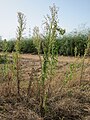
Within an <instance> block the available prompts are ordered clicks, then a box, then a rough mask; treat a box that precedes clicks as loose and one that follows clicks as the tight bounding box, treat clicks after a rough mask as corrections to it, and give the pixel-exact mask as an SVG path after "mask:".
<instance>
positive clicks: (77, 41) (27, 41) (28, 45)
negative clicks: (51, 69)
mask: <svg viewBox="0 0 90 120" xmlns="http://www.w3.org/2000/svg"><path fill="white" fill-rule="evenodd" d="M87 40H88V33H86V34H85V33H81V32H77V33H76V34H74V33H71V34H68V35H64V36H63V37H62V38H57V45H58V53H59V54H60V55H65V56H68V55H69V56H74V55H75V52H76V55H80V56H81V55H84V52H85V49H86V47H87ZM42 42H43V44H44V40H42ZM42 42H41V53H43V45H42ZM2 49H3V41H1V40H0V51H2ZM12 51H15V40H9V41H7V52H12ZM20 53H32V54H37V49H36V48H35V45H34V44H33V39H32V38H24V39H23V40H22V41H21V42H20Z"/></svg>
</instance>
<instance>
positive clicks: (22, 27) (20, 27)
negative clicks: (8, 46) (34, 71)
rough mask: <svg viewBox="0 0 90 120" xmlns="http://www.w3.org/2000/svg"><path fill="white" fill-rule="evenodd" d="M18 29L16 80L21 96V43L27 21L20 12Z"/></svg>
mask: <svg viewBox="0 0 90 120" xmlns="http://www.w3.org/2000/svg"><path fill="white" fill-rule="evenodd" d="M17 17H18V27H17V33H16V35H17V38H16V45H15V50H16V53H15V64H16V80H17V92H18V95H20V42H21V41H22V38H23V32H24V30H25V25H26V23H25V22H26V19H25V16H24V14H23V13H21V12H18V15H17Z"/></svg>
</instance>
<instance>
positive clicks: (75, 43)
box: [58, 34, 88, 56]
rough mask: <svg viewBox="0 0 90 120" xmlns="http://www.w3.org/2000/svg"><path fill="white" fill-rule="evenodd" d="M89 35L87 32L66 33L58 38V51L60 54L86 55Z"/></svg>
mask: <svg viewBox="0 0 90 120" xmlns="http://www.w3.org/2000/svg"><path fill="white" fill-rule="evenodd" d="M87 40H88V37H87V35H85V34H77V35H72V34H71V35H66V36H64V37H63V38H61V39H58V46H59V49H58V52H59V54H60V55H67V56H68V55H70V56H74V55H75V52H76V54H77V55H80V56H81V55H84V51H85V49H86V46H87Z"/></svg>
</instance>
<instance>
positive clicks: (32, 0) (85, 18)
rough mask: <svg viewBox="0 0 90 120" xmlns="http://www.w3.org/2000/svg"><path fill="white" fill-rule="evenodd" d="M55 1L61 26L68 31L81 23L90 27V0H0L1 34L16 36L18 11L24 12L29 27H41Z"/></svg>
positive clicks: (7, 37) (4, 36)
mask: <svg viewBox="0 0 90 120" xmlns="http://www.w3.org/2000/svg"><path fill="white" fill-rule="evenodd" d="M53 3H55V4H56V6H57V7H59V14H58V16H59V20H60V26H61V27H62V28H65V29H66V31H67V32H70V31H72V30H73V29H74V28H78V26H80V25H81V24H85V25H86V26H88V27H90V0H0V36H2V37H3V38H6V39H10V38H14V37H15V36H16V27H17V12H23V13H24V14H25V16H26V18H27V30H26V35H28V34H29V33H28V31H29V27H30V28H31V30H32V29H33V27H34V26H36V25H37V26H39V27H41V25H42V21H43V20H44V15H46V14H47V13H49V6H52V5H53Z"/></svg>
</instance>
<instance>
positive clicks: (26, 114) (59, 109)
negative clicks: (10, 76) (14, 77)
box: [0, 54, 90, 120]
mask: <svg viewBox="0 0 90 120" xmlns="http://www.w3.org/2000/svg"><path fill="white" fill-rule="evenodd" d="M21 57H22V60H21V61H22V75H21V77H22V80H21V94H22V99H19V98H18V96H17V94H16V87H15V86H16V85H15V81H14V83H13V84H12V85H11V90H12V91H11V93H10V92H9V93H10V95H8V94H7V91H8V90H9V89H8V86H7V85H5V84H6V83H1V84H0V95H1V97H0V117H1V118H0V120H39V119H40V120H41V118H40V117H39V116H40V110H39V102H38V101H37V100H36V99H35V95H36V93H37V88H38V86H37V80H38V79H37V76H39V74H40V69H39V70H37V69H38V68H40V62H39V57H38V56H37V55H31V54H30V55H29V54H28V55H27V54H25V55H21ZM58 60H59V62H58V66H57V71H56V74H55V76H54V77H53V80H52V81H51V89H52V93H51V95H50V96H48V101H47V105H46V114H45V117H44V118H43V119H44V120H89V118H90V62H89V61H90V59H89V58H87V59H85V66H84V72H83V79H82V81H81V85H80V74H81V67H80V63H81V61H82V59H81V58H74V57H64V56H59V59H58ZM71 63H79V66H78V68H77V70H76V71H75V73H74V75H73V79H72V80H70V81H69V82H68V83H67V84H66V85H64V80H65V77H66V71H69V66H70V64H71ZM32 68H34V69H35V70H36V71H37V72H36V73H35V75H36V76H35V78H34V80H33V83H32V87H31V92H30V93H31V97H30V99H29V101H28V103H27V101H26V91H27V87H28V82H29V79H30V76H29V74H30V72H31V70H32ZM47 84H48V83H47ZM7 99H8V100H7ZM37 114H38V115H37Z"/></svg>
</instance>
